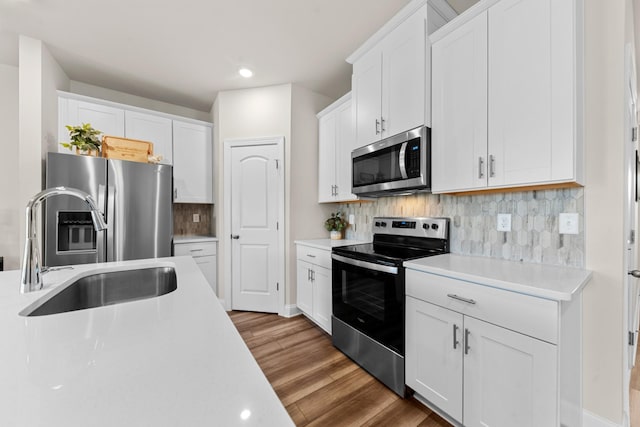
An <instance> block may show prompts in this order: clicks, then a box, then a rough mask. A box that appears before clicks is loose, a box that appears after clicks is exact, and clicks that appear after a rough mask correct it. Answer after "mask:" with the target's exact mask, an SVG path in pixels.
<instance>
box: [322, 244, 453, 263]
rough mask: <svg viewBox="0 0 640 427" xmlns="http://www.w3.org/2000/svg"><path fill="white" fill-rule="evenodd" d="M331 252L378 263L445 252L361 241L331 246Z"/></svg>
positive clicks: (406, 259)
mask: <svg viewBox="0 0 640 427" xmlns="http://www.w3.org/2000/svg"><path fill="white" fill-rule="evenodd" d="M333 253H335V254H338V255H343V256H346V257H349V258H355V259H359V260H363V261H371V262H378V263H381V262H383V263H390V264H395V265H398V264H402V262H403V261H408V260H411V259H416V258H424V257H427V256H432V255H439V254H442V253H445V251H444V250H443V249H441V248H416V247H409V246H398V245H390V244H384V243H375V242H374V243H363V244H359V245H350V246H340V247H337V248H333Z"/></svg>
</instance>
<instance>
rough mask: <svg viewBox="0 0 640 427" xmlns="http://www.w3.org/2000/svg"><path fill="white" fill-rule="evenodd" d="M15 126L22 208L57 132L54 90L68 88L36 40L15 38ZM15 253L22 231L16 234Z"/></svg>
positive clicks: (37, 185)
mask: <svg viewBox="0 0 640 427" xmlns="http://www.w3.org/2000/svg"><path fill="white" fill-rule="evenodd" d="M18 55H19V59H18V62H19V70H18V76H19V77H18V87H19V92H18V93H19V96H18V123H19V125H18V127H19V138H18V141H19V147H18V165H19V172H20V175H19V177H18V182H19V184H18V185H19V193H18V199H17V203H18V205H17V206H15V209H17V210H18V211H19V212H22V211H23V210H24V207H25V206H26V204H27V202H28V200H29V199H30V198H31V197H32V196H33V195H34V194H36V193H37V192H39V191H40V190H42V188H43V185H44V162H45V158H46V153H47V149H48V147H49V146H55V144H56V143H57V141H56V139H57V134H58V104H57V93H56V90H58V89H61V90H69V79H68V77H67V76H66V74H65V73H64V71H63V70H62V68H60V66H59V65H58V63H57V62H56V61H55V59H54V58H53V57H52V56H51V54H50V53H49V51H48V49H47V47H46V46H45V45H44V43H42V41H40V40H36V39H32V38H30V37H26V36H20V39H19V54H18ZM19 218H20V225H19V228H18V229H19V230H24V228H25V223H24V215H19ZM19 239H20V243H19V248H17V251H18V253H19V251H20V248H22V246H23V245H24V234H23V233H19Z"/></svg>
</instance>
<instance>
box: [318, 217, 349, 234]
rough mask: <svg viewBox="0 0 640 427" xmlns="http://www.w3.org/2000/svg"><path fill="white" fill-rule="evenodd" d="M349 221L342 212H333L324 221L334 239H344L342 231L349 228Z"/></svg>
mask: <svg viewBox="0 0 640 427" xmlns="http://www.w3.org/2000/svg"><path fill="white" fill-rule="evenodd" d="M348 225H349V223H348V222H347V220H346V219H345V218H344V216H343V213H342V212H336V213H332V214H331V216H330V217H329V218H328V219H327V220H326V221H325V222H324V228H326V229H327V230H328V231H329V232H331V239H332V240H340V239H342V232H343V230H344V229H346V228H347V226H348Z"/></svg>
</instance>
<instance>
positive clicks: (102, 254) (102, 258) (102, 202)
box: [96, 184, 110, 262]
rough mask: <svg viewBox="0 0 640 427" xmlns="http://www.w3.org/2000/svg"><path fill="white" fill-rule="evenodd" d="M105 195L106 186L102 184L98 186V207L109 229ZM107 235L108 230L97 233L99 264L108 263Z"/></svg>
mask: <svg viewBox="0 0 640 427" xmlns="http://www.w3.org/2000/svg"><path fill="white" fill-rule="evenodd" d="M105 193H106V186H104V185H102V184H100V185H98V207H99V209H100V210H101V211H102V213H103V214H104V216H105V218H104V219H105V221H106V222H107V228H108V227H109V225H110V224H109V223H110V221H109V217H108V216H107V211H106V210H105V207H106V206H107V201H106V194H105ZM105 233H107V230H103V231H97V232H96V252H97V255H98V259H97V262H106V261H107V254H106V248H105V242H106V237H105Z"/></svg>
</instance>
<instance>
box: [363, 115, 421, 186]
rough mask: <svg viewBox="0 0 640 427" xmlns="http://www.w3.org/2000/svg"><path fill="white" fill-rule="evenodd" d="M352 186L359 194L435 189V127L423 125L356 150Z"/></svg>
mask: <svg viewBox="0 0 640 427" xmlns="http://www.w3.org/2000/svg"><path fill="white" fill-rule="evenodd" d="M351 161H352V166H353V167H352V174H353V175H352V187H351V191H352V192H353V194H357V195H359V196H368V197H376V196H385V195H390V194H394V193H400V194H405V193H414V192H417V191H430V190H431V130H430V129H429V128H428V127H424V126H423V127H419V128H416V129H413V130H410V131H408V132H403V133H400V134H398V135H395V136H392V137H390V138H387V139H384V140H382V141H378V142H375V143H373V144H370V145H365V146H364V147H361V148H358V149H356V150H353V152H352V153H351Z"/></svg>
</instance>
